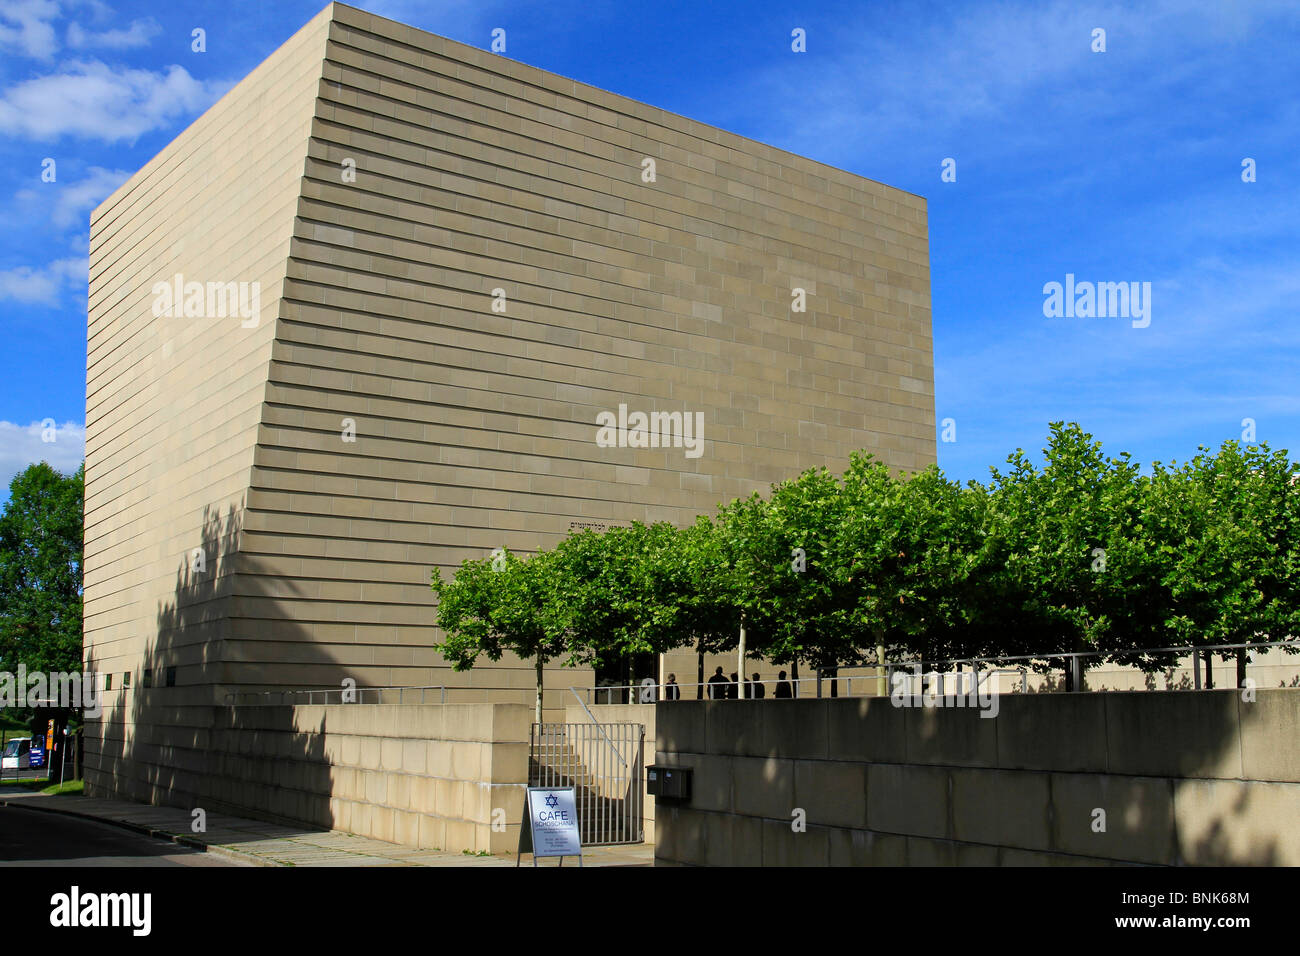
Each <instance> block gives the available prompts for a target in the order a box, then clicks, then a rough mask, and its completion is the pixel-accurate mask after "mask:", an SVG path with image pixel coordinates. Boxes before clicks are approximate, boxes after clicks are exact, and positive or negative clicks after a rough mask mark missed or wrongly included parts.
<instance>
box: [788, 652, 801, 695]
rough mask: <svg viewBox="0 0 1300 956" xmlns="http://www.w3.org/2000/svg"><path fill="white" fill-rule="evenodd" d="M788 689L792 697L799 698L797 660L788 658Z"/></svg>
mask: <svg viewBox="0 0 1300 956" xmlns="http://www.w3.org/2000/svg"><path fill="white" fill-rule="evenodd" d="M790 689H791V691H793V696H795V697H798V696H799V658H797V657H792V658H790Z"/></svg>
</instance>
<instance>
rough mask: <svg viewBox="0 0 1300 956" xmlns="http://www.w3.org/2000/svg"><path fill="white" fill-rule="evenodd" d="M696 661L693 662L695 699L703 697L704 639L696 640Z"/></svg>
mask: <svg viewBox="0 0 1300 956" xmlns="http://www.w3.org/2000/svg"><path fill="white" fill-rule="evenodd" d="M695 647H696V648H697V654H696V658H695V660H696V663H695V699H696V700H703V699H704V641H703V640H700V641H697V642H696V644H695Z"/></svg>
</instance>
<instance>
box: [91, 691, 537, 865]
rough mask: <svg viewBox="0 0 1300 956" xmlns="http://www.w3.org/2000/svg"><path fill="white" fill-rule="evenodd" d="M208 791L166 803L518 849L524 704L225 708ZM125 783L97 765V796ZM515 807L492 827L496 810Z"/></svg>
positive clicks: (394, 837) (216, 714)
mask: <svg viewBox="0 0 1300 956" xmlns="http://www.w3.org/2000/svg"><path fill="white" fill-rule="evenodd" d="M211 710H212V715H213V722H212V729H211V730H210V731H207V732H206V734H207V736H208V740H209V742H210V745H209V747H208V755H209V760H210V764H209V766H210V767H211V771H210V772H209V773H207V774H204V775H202V777H201V778H198V779H197V781H193V780H192V781H191V785H192V786H195V787H200V788H202V789H201V791H200V792H193V791H191V792H185V791H181V790H172V789H154V790H153V791H152V796H153V797H154V799H155V800H156V801H157V802H161V803H169V804H173V805H190V806H198V807H203V808H205V809H207V810H208V811H210V812H211V811H216V812H222V811H224V812H229V813H233V814H238V815H243V816H252V817H256V818H261V819H268V820H273V821H276V822H279V823H285V824H289V825H294V824H299V825H306V826H310V827H322V828H330V829H338V830H344V831H347V832H350V833H356V834H359V835H361V836H368V837H374V838H375V839H378V840H388V841H391V842H394V843H401V844H404V845H407V846H412V847H418V848H422V849H423V848H438V849H442V850H472V851H476V852H477V851H480V850H488V851H491V852H493V853H501V852H505V851H513V850H515V849H516V847H517V846H518V840H519V825H520V820H521V819H522V815H523V803H524V792H525V787H526V781H527V779H528V729H529V722H530V721H531V720H532V709H531V708H530V707H526V706H524V705H522V704H429V705H411V704H406V705H396V704H393V705H379V704H334V705H327V706H272V707H239V708H228V707H217V708H212V709H211ZM116 783H118V782H117V781H114V780H113V779H111V776H110V777H108V778H105V775H103V774H100V773H97V772H95V771H88V773H87V793H88V795H95V796H98V795H100V794H101V793H102V794H103V795H113V794H114V793H115V792H116V789H117V787H116V786H115V784H116ZM497 808H500V809H502V810H503V811H504V813H505V818H504V819H505V828H504V829H503V830H501V829H499V830H494V829H493V827H492V824H493V819H492V813H493V810H494V809H497Z"/></svg>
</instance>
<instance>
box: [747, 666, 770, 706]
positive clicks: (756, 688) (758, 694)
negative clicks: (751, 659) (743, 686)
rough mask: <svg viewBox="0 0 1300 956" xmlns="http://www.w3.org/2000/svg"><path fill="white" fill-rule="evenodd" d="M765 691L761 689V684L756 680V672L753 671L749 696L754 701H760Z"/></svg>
mask: <svg viewBox="0 0 1300 956" xmlns="http://www.w3.org/2000/svg"><path fill="white" fill-rule="evenodd" d="M766 693H767V691H766V690H765V689H764V687H763V682H762V681H761V680H759V679H758V671H754V679H753V680H752V681H750V684H749V696H750V697H752V698H753V699H754V700H762V699H763V695H764V694H766Z"/></svg>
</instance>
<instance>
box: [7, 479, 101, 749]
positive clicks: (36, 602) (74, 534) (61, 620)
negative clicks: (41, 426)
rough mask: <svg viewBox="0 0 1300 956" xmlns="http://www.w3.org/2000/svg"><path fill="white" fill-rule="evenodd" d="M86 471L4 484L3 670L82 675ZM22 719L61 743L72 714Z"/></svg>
mask: <svg viewBox="0 0 1300 956" xmlns="http://www.w3.org/2000/svg"><path fill="white" fill-rule="evenodd" d="M85 472H86V466H85V464H84V463H83V464H82V466H81V467H80V468H78V469H77V471H76V473H75V474H72V475H64V474H61V473H60V472H58V471H55V470H54V469H53V468H51V467H50V466H49V465H48V464H46V463H45V462H40V463H39V464H35V465H30V466H28V467H27V468H26V469H25V470H24V471H23V472H22V473H20V474H19V475H18V476H16V477H15V478H14V480H13V481H12V482H10V484H9V501H8V503H7V504H6V505H5V508H4V512H3V514H0V669H4V670H8V671H11V672H14V671H16V670H17V668H18V665H19V664H20V663H21V664H24V665H25V666H26V668H27V671H28V672H29V673H31V672H35V671H43V672H45V673H47V674H49V673H54V672H65V673H75V672H80V671H81V654H82V646H81V600H82V570H81V568H82V518H83V513H84V500H85ZM22 690H26V688H22ZM21 713H22V718H21V719H26V720H29V721H31V722H32V724H33V732H36V731H37V730H38V727H37V726H36V725H37V724H41V725H43V724H44V723H45V721H46V720H47V719H53V720H54V721H55V732H56V734H57V735H59V738H60V739H61V738H62V729H63V726H64V724H65V722H66V721H67V720H68V718H69V717H70V716H71V715H72V714H71V711H70V710H68V709H64V708H54V709H52V710H48V711H47V710H45V709H42V711H41V712H40V713H39V715H38V714H37V712H36V711H34V710H33V709H31V708H24V709H23V711H21ZM39 730H41V731H43V730H44V727H43V726H41V727H40V728H39Z"/></svg>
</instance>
